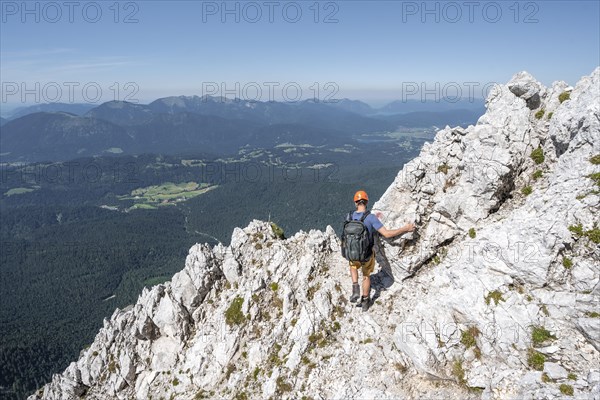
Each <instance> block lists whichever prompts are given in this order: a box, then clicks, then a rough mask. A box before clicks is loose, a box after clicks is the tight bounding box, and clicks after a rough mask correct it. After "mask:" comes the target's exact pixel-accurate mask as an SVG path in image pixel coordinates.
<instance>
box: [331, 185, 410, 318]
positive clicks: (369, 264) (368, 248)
mask: <svg viewBox="0 0 600 400" xmlns="http://www.w3.org/2000/svg"><path fill="white" fill-rule="evenodd" d="M368 203H369V196H367V193H366V192H365V191H363V190H359V191H358V192H356V194H355V195H354V204H355V205H356V211H354V212H350V213H348V215H347V217H346V221H345V222H344V228H343V231H342V255H343V256H344V257H345V258H346V259H347V260H348V261H350V275H351V276H352V296H350V301H351V302H352V303H356V301H357V300H358V298H359V297H360V303H359V305H360V306H361V307H362V310H363V311H367V310H368V309H369V307H370V306H371V299H370V296H369V292H370V290H371V278H370V275H371V273H373V269H374V268H375V252H374V250H373V245H374V243H375V241H374V240H375V238H374V236H375V231H377V232H379V233H380V234H381V235H382V236H383V237H385V238H392V237H395V236H398V235H402V234H403V233H406V232H412V231H414V230H415V225H414V224H412V223H409V224H406V225H405V226H403V227H402V228H399V229H391V230H390V229H386V228H385V227H384V226H383V224H382V223H381V221H380V220H379V218H377V216H376V215H373V214H371V213H370V212H369V211H368V210H367V205H368ZM378 215H381V214H380V213H379V214H378ZM359 268H360V269H361V270H362V274H363V284H362V296H361V295H360V288H359V286H358V269H359Z"/></svg>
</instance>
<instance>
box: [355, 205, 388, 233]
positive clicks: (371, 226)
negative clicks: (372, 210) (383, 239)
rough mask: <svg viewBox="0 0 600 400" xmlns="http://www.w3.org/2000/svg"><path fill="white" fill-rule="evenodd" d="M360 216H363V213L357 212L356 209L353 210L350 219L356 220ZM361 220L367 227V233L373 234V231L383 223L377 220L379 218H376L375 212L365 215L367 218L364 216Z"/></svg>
mask: <svg viewBox="0 0 600 400" xmlns="http://www.w3.org/2000/svg"><path fill="white" fill-rule="evenodd" d="M362 216H363V213H361V212H358V211H354V212H353V213H352V219H354V220H356V221H358V220H360V219H361V218H362ZM363 222H364V224H365V226H366V227H367V229H368V230H369V233H370V234H371V235H373V234H375V232H376V231H377V230H379V228H381V227H382V226H383V224H382V223H381V221H380V220H379V218H377V216H376V215H375V214H369V215H367V218H365V220H364V221H363Z"/></svg>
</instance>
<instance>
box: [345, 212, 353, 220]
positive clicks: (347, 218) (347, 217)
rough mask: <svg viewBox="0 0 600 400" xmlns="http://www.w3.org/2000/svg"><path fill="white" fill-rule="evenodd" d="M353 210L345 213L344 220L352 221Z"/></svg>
mask: <svg viewBox="0 0 600 400" xmlns="http://www.w3.org/2000/svg"><path fill="white" fill-rule="evenodd" d="M353 212H354V211H350V212H349V213H348V214H347V215H346V222H350V221H352V213H353Z"/></svg>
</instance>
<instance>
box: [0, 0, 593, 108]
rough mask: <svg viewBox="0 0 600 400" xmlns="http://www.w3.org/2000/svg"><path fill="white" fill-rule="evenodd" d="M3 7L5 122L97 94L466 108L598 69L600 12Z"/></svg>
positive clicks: (570, 6)
mask: <svg viewBox="0 0 600 400" xmlns="http://www.w3.org/2000/svg"><path fill="white" fill-rule="evenodd" d="M1 3H2V4H1V6H2V10H1V11H2V17H1V18H2V20H1V26H0V29H1V31H0V33H1V35H0V61H1V71H0V72H1V80H2V90H3V93H2V107H3V109H4V110H3V112H4V111H5V110H6V109H8V108H10V107H14V105H15V104H17V105H22V104H20V103H21V102H22V101H23V100H25V101H26V102H27V103H34V102H37V101H40V102H44V100H53V99H56V100H57V101H63V102H69V101H82V100H83V101H100V100H96V97H97V96H96V92H97V91H98V89H99V90H100V91H101V92H102V98H101V100H102V101H104V100H111V99H120V100H138V101H140V102H142V103H146V102H148V101H151V100H154V99H156V98H158V97H162V96H167V95H181V94H184V95H192V94H198V95H202V94H224V95H225V94H226V95H229V96H230V97H232V96H233V95H237V96H238V97H242V98H258V99H260V100H269V99H270V97H271V96H274V97H275V99H277V100H282V99H293V98H295V96H296V95H297V92H296V90H297V87H298V86H299V87H300V88H301V89H302V96H303V97H304V98H307V97H318V98H319V99H324V98H326V97H327V96H332V95H333V96H334V97H349V98H353V99H361V100H364V101H367V102H369V103H371V104H374V105H380V104H383V103H385V102H386V101H390V100H393V99H400V98H402V93H403V88H404V89H405V91H406V88H407V87H409V86H410V87H415V86H414V85H416V87H420V88H424V89H427V90H430V91H432V92H436V94H430V95H429V96H430V98H429V99H431V98H432V97H431V96H434V97H435V96H441V94H442V93H443V88H444V87H446V88H450V92H448V95H453V93H454V94H455V93H456V92H452V88H453V87H456V85H459V86H461V87H462V88H463V89H462V90H463V92H462V93H461V94H462V96H463V97H467V95H468V93H467V91H466V89H465V83H469V85H470V86H471V87H473V88H474V90H473V93H474V96H475V97H481V96H482V93H484V92H483V87H484V86H485V85H486V84H489V83H493V82H500V83H504V82H506V81H508V80H509V79H510V77H511V76H512V75H513V74H514V73H516V72H518V71H521V70H527V71H529V72H530V73H532V74H533V75H534V76H535V77H536V78H537V79H538V80H540V81H541V82H542V83H544V84H546V85H548V84H551V83H552V82H553V81H555V80H565V81H567V82H568V83H570V84H573V85H574V84H575V83H576V82H577V80H578V79H579V78H580V77H581V76H583V75H587V74H589V73H590V72H591V71H592V70H593V69H594V68H595V67H596V66H598V65H600V52H599V49H600V27H599V22H598V21H599V20H600V8H599V3H600V2H599V1H520V2H516V1H496V2H489V1H482V2H479V1H473V2H466V1H456V2H452V1H450V2H448V1H442V2H435V1H428V2H422V1H414V2H413V1H333V2H327V1H322V2H315V1H296V2H290V1H282V2H280V1H271V2H267V1H257V2H227V3H223V2H220V1H219V2H203V1H169V2H166V1H131V2H127V1H124V2H119V3H115V2H114V1H106V2H102V1H98V2H88V1H83V2H78V1H75V2H74V3H73V4H74V5H73V6H67V5H65V2H63V1H57V2H36V1H30V2H27V3H22V2H21V1H4V0H3V1H2V2H1ZM24 4H26V5H24ZM115 4H116V7H115ZM224 4H225V7H227V8H228V9H229V10H233V11H232V12H231V13H229V14H223V11H225V10H224V8H223V7H224ZM69 7H72V8H69ZM117 10H118V12H117ZM257 10H260V12H261V15H260V16H259V15H258V14H257ZM317 10H318V14H317ZM98 11H100V13H101V14H98ZM298 11H300V12H301V15H300V14H298ZM270 13H271V15H269V14H270ZM222 18H224V19H225V20H224V21H223V20H222ZM236 18H237V19H239V21H236ZM36 19H37V21H36ZM95 20H96V21H97V22H93V21H95ZM115 21H116V22H115ZM253 21H255V22H253ZM292 21H297V22H292ZM126 22H128V23H126ZM71 82H74V83H71ZM270 82H274V83H270ZM115 83H116V86H115ZM127 83H131V84H130V85H128V86H127V85H126V84H127ZM236 83H237V84H238V85H239V86H236ZM328 83H329V85H327V84H328ZM436 83H437V84H438V85H439V86H436ZM215 85H216V86H215ZM411 85H412V86H411ZM84 86H85V87H86V90H87V91H88V92H87V94H84V93H83V92H84V90H83V88H84ZM257 86H258V87H259V88H260V90H261V92H260V93H259V92H257V91H256V87H257ZM284 86H285V87H286V88H287V90H288V92H287V96H286V97H283V96H285V93H284V91H283V87H284ZM311 86H312V89H311V88H310V87H311ZM57 87H60V92H59V91H58V89H56V88H57ZM244 87H245V88H246V90H247V91H246V92H244V91H243V89H244ZM69 88H71V89H69ZM117 88H118V90H117ZM317 88H318V89H319V90H318V92H317ZM24 89H28V90H29V91H30V92H29V93H30V94H25V93H26V92H25V91H24ZM227 89H229V90H230V92H229V93H225V92H224V90H227ZM70 92H71V93H72V95H73V98H71V96H70V94H71V93H70ZM34 93H35V94H34ZM36 96H37V98H36ZM412 96H413V97H411V98H417V96H421V97H422V95H421V94H415V95H412ZM405 98H408V97H405Z"/></svg>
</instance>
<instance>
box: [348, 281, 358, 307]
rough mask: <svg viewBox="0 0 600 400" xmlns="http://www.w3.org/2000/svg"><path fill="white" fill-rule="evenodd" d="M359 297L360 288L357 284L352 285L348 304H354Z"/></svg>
mask: <svg viewBox="0 0 600 400" xmlns="http://www.w3.org/2000/svg"><path fill="white" fill-rule="evenodd" d="M359 297H360V287H359V286H358V283H353V284H352V296H350V302H351V303H356V301H357V300H358V298H359Z"/></svg>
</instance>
